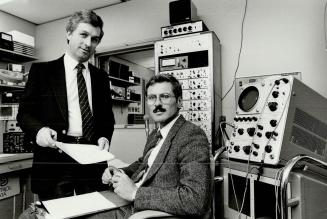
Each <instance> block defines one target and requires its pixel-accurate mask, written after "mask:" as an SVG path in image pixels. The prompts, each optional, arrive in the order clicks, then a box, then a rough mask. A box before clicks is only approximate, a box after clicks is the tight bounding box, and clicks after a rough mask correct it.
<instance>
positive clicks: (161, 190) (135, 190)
mask: <svg viewBox="0 0 327 219" xmlns="http://www.w3.org/2000/svg"><path fill="white" fill-rule="evenodd" d="M146 93H147V96H146V101H147V105H148V107H149V109H150V116H151V118H152V119H153V120H154V121H155V122H156V123H157V124H158V125H159V128H158V129H155V130H154V131H152V133H151V134H150V135H149V137H148V140H147V143H146V145H145V148H144V152H143V156H142V157H141V158H140V159H139V160H138V161H136V162H134V163H132V164H131V165H129V166H128V167H126V168H122V169H121V170H117V169H115V168H113V167H108V168H107V169H106V170H105V172H104V173H103V176H102V181H103V183H104V184H112V187H113V189H114V192H115V193H116V194H118V195H119V196H121V197H122V198H124V199H126V200H129V201H131V204H130V205H128V206H124V207H121V208H119V209H115V210H111V211H109V212H104V213H98V214H96V215H93V216H89V218H92V219H94V218H124V219H125V218H128V217H129V216H130V215H131V214H133V212H136V211H141V210H147V209H150V210H159V211H164V212H168V213H171V214H173V215H178V216H186V218H197V217H201V216H202V215H203V214H204V213H205V212H206V211H207V210H208V208H209V207H210V200H211V192H212V191H211V188H212V186H211V185H212V184H211V183H212V182H211V172H210V150H209V143H208V140H207V137H206V135H205V133H204V131H203V130H202V129H201V128H199V127H198V126H196V125H194V124H193V123H191V122H188V121H186V120H185V119H184V117H183V116H182V115H179V113H178V112H179V109H180V107H181V104H182V88H181V85H180V84H179V82H178V80H177V79H176V78H174V77H173V76H171V75H166V74H160V75H156V76H154V77H152V78H151V79H150V81H149V82H148V83H147V85H146ZM159 133H160V134H159Z"/></svg>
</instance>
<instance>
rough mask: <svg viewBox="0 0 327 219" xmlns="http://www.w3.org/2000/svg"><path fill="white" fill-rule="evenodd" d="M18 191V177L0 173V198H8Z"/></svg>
mask: <svg viewBox="0 0 327 219" xmlns="http://www.w3.org/2000/svg"><path fill="white" fill-rule="evenodd" d="M19 193H20V186H19V178H18V177H13V176H8V175H6V174H2V175H0V200H1V199H5V198H9V197H11V196H14V195H17V194H19Z"/></svg>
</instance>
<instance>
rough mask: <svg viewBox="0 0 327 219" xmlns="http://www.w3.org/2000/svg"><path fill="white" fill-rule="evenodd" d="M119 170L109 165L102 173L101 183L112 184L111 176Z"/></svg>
mask: <svg viewBox="0 0 327 219" xmlns="http://www.w3.org/2000/svg"><path fill="white" fill-rule="evenodd" d="M117 171H118V172H121V170H119V169H117V168H116V167H114V166H109V167H107V169H106V170H105V171H104V172H103V174H102V183H103V184H112V177H113V176H114V175H115V174H116V172H117Z"/></svg>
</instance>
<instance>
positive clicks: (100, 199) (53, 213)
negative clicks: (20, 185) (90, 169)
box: [42, 192, 117, 219]
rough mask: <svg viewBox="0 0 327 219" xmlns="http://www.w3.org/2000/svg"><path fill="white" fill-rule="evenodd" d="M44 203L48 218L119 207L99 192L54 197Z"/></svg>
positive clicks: (73, 215) (72, 215) (72, 216)
mask: <svg viewBox="0 0 327 219" xmlns="http://www.w3.org/2000/svg"><path fill="white" fill-rule="evenodd" d="M42 203H43V205H44V207H45V208H46V209H47V211H48V212H49V213H48V215H46V218H47V219H50V218H51V219H52V218H55V219H65V218H74V217H79V216H83V215H87V214H92V213H96V212H100V211H104V210H109V209H113V208H116V207H117V205H115V204H114V203H112V202H111V201H109V200H108V199H106V198H105V197H104V196H103V195H101V194H100V193H99V192H92V193H87V194H83V195H76V196H70V197H66V198H59V199H53V200H49V201H43V202H42Z"/></svg>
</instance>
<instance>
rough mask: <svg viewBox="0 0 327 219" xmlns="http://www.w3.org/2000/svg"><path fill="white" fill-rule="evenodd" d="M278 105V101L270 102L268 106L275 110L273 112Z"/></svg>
mask: <svg viewBox="0 0 327 219" xmlns="http://www.w3.org/2000/svg"><path fill="white" fill-rule="evenodd" d="M277 105H278V103H277V102H269V103H268V107H269V109H270V110H271V111H273V112H274V111H276V110H277Z"/></svg>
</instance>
